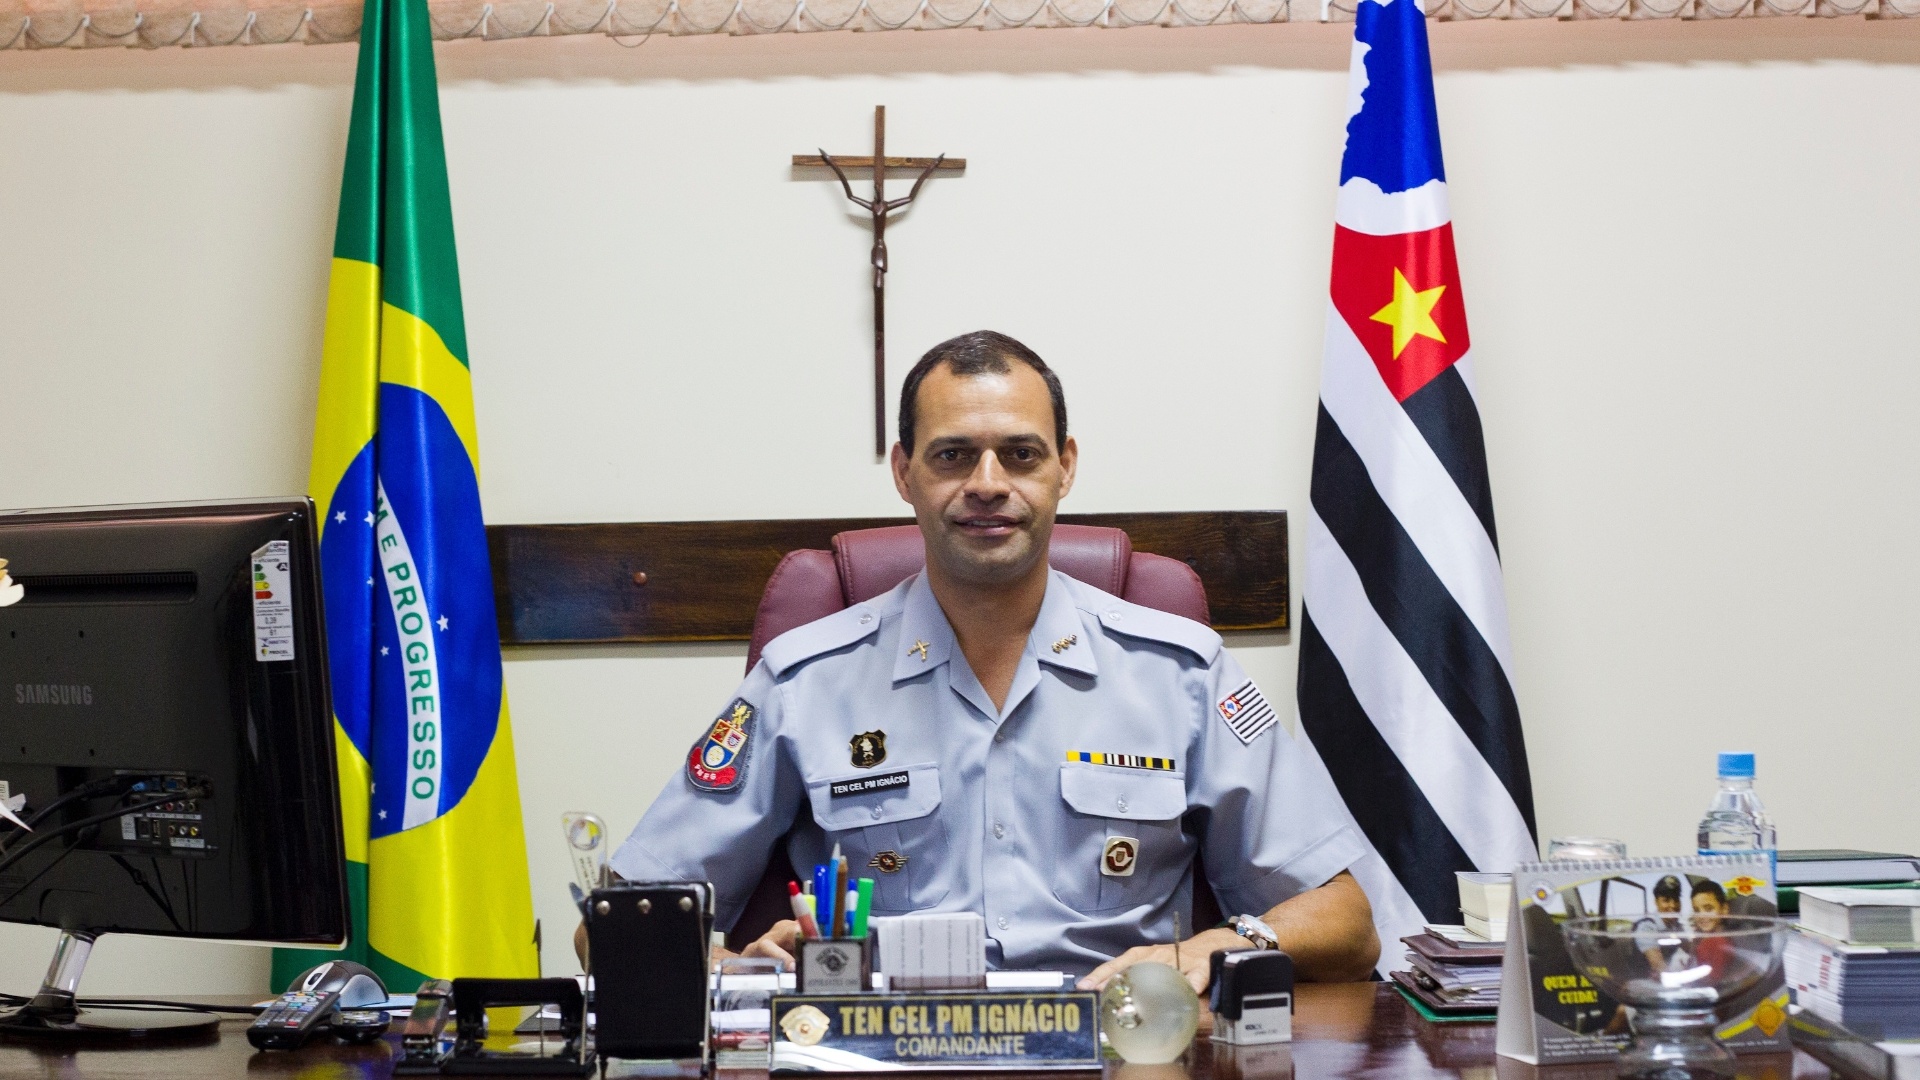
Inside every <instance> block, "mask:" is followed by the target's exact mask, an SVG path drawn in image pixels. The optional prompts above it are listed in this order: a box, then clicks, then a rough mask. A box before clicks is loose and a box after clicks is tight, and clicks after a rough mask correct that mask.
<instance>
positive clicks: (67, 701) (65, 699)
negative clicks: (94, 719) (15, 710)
mask: <svg viewBox="0 0 1920 1080" xmlns="http://www.w3.org/2000/svg"><path fill="white" fill-rule="evenodd" d="M13 701H14V704H16V705H91V704H93V687H92V686H88V685H85V684H78V685H76V684H73V683H14V684H13Z"/></svg>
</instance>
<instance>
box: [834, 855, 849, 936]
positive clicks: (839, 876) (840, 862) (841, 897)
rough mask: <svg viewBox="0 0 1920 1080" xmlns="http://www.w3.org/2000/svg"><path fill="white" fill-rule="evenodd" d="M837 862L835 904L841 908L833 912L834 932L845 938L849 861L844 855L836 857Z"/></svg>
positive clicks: (835, 934)
mask: <svg viewBox="0 0 1920 1080" xmlns="http://www.w3.org/2000/svg"><path fill="white" fill-rule="evenodd" d="M834 847H835V849H836V850H838V848H839V845H838V844H836V845H834ZM835 862H836V863H837V865H836V867H835V870H836V871H837V872H836V873H835V875H834V888H833V899H834V902H835V903H837V904H839V905H841V906H840V907H838V908H835V909H834V912H833V931H834V936H835V937H845V936H846V935H847V932H846V929H845V926H846V921H847V911H846V898H847V860H846V857H845V856H843V855H836V856H835Z"/></svg>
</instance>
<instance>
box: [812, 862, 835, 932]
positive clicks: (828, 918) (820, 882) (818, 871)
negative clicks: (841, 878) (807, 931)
mask: <svg viewBox="0 0 1920 1080" xmlns="http://www.w3.org/2000/svg"><path fill="white" fill-rule="evenodd" d="M813 917H814V921H815V923H816V925H815V927H814V930H815V932H816V933H820V934H830V933H832V932H833V872H832V871H831V870H830V869H828V867H827V864H826V863H821V864H820V865H819V866H816V867H814V868H813Z"/></svg>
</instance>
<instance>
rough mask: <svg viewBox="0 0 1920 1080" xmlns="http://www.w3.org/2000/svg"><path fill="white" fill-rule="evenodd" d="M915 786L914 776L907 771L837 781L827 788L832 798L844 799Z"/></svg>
mask: <svg viewBox="0 0 1920 1080" xmlns="http://www.w3.org/2000/svg"><path fill="white" fill-rule="evenodd" d="M912 784H913V774H912V773H909V772H907V771H906V770H905V769H902V770H900V771H899V772H890V773H881V774H879V775H878V776H861V777H856V778H855V779H852V780H836V781H834V782H833V783H832V784H830V785H828V787H827V795H828V796H829V797H830V798H835V799H844V798H846V797H847V796H849V795H865V794H867V793H869V792H873V791H892V790H893V789H895V788H907V787H910V786H912Z"/></svg>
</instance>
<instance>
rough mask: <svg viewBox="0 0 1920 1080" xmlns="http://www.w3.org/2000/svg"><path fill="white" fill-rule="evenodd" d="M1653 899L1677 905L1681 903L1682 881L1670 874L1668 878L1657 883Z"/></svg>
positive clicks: (1654, 887)
mask: <svg viewBox="0 0 1920 1080" xmlns="http://www.w3.org/2000/svg"><path fill="white" fill-rule="evenodd" d="M1653 898H1654V899H1655V900H1671V901H1673V902H1674V903H1676V904H1677V903H1679V902H1680V879H1679V878H1677V877H1674V876H1673V875H1672V874H1668V875H1667V876H1666V877H1663V878H1661V879H1660V880H1659V881H1657V882H1655V883H1654V886H1653Z"/></svg>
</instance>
